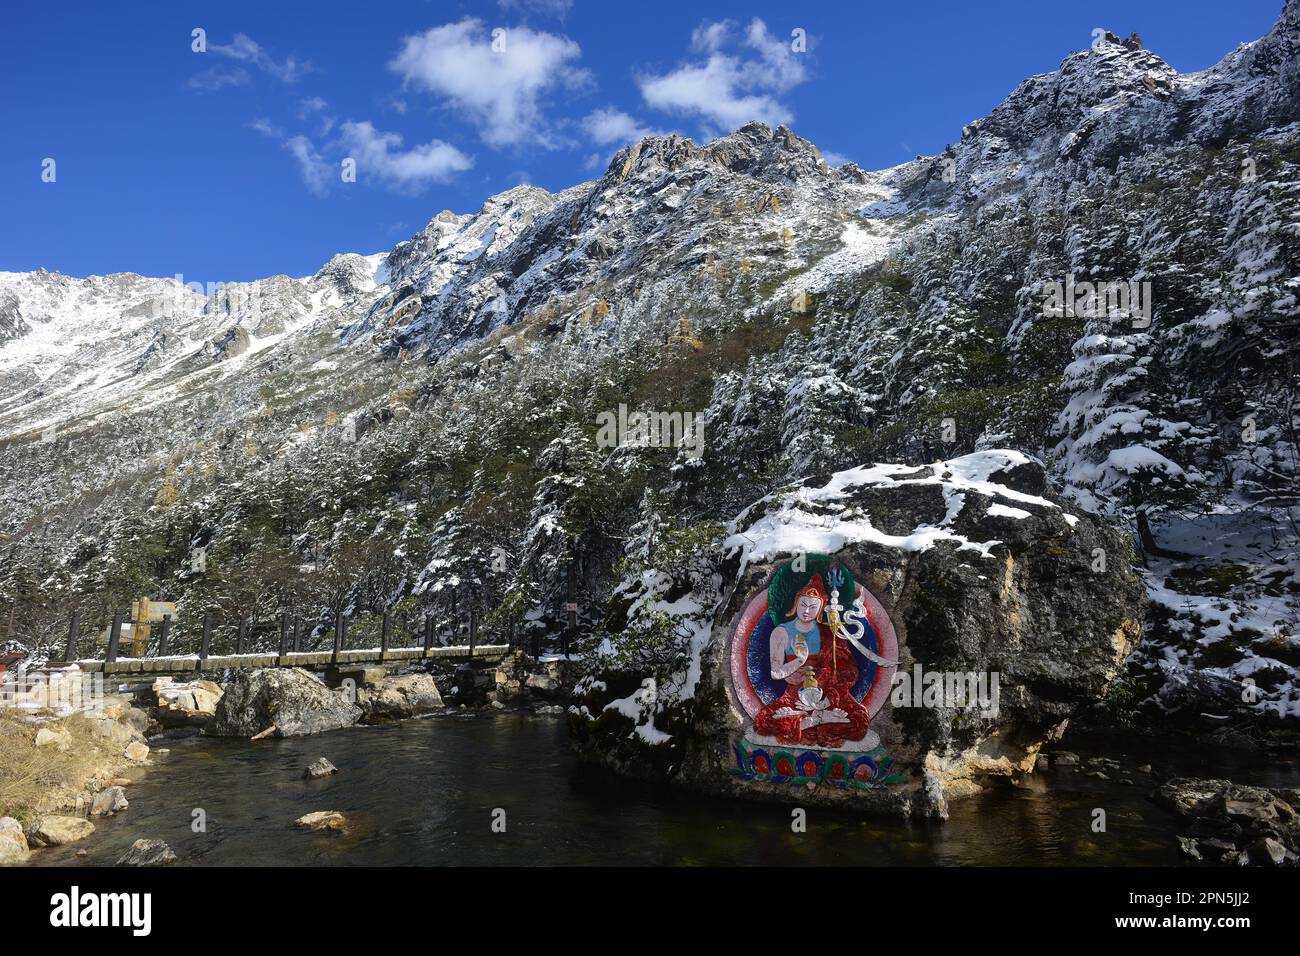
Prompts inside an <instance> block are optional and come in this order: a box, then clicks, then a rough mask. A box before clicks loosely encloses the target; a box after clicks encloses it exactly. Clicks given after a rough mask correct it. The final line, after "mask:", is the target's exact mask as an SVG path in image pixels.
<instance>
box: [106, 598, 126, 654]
mask: <svg viewBox="0 0 1300 956" xmlns="http://www.w3.org/2000/svg"><path fill="white" fill-rule="evenodd" d="M121 639H122V610H121V608H119V609H118V610H116V611H114V612H113V624H112V626H111V627H110V628H109V629H108V654H106V655H105V657H104V661H105V663H108V664H112V663H113V662H114V661H116V660H117V644H118V642H119V641H120V640H121Z"/></svg>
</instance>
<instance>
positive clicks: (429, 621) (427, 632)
mask: <svg viewBox="0 0 1300 956" xmlns="http://www.w3.org/2000/svg"><path fill="white" fill-rule="evenodd" d="M432 643H433V615H432V614H426V615H425V616H424V649H423V650H422V651H421V652H420V659H421V660H424V658H426V657H428V656H429V645H430V644H432Z"/></svg>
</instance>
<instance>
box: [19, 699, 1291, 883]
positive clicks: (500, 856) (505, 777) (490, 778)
mask: <svg viewBox="0 0 1300 956" xmlns="http://www.w3.org/2000/svg"><path fill="white" fill-rule="evenodd" d="M565 737H566V733H565V729H564V724H563V721H561V720H557V719H555V718H547V717H538V716H533V715H531V714H523V713H495V712H492V713H473V714H469V713H464V714H451V715H445V716H439V717H433V718H428V719H423V720H412V721H406V722H403V723H397V724H389V725H385V726H377V727H356V728H352V729H348V730H340V731H334V732H332V733H327V734H321V735H318V736H314V737H299V738H289V739H284V740H265V741H257V742H250V741H247V740H234V739H212V738H206V737H190V738H185V739H180V740H169V741H156V742H155V743H156V745H157V746H159V747H167V748H170V752H169V753H166V754H155V756H154V766H152V767H146V768H140V769H137V770H135V771H133V772H132V773H131V774H129V775H130V776H131V777H132V778H133V780H134V782H133V784H132V785H131V786H130V787H129V788H128V789H127V796H128V798H129V800H130V807H129V809H127V810H125V811H123V812H121V813H118V814H117V815H116V816H114V817H112V818H109V819H106V820H100V821H97V822H96V826H97V831H96V833H95V834H94V835H93V836H92V837H90V838H89V839H88V840H85V841H83V842H82V843H79V844H76V845H74V846H68V847H58V848H54V849H50V850H45V851H42V852H41V853H39V854H36V855H35V856H34V857H33V862H36V863H37V864H38V865H96V864H98V865H104V864H111V863H112V862H113V861H114V860H116V859H117V857H118V856H119V855H120V854H121V853H122V852H124V851H125V850H126V849H127V848H128V847H129V846H130V844H131V842H132V841H133V840H135V839H137V838H140V837H149V838H155V839H162V840H166V841H167V843H169V844H170V845H171V847H172V848H173V849H174V850H175V851H176V853H177V855H178V857H179V858H180V862H182V863H184V864H191V865H211V864H222V865H244V866H246V865H254V866H257V865H263V866H299V865H329V866H346V865H358V864H371V865H376V864H378V865H440V864H459V865H547V864H595V865H613V864H618V865H627V864H631V865H637V864H684V865H755V866H770V865H788V864H813V863H823V864H841V865H852V864H873V865H890V864H902V865H927V864H939V865H1002V864H1017V865H1030V866H1034V865H1069V864H1092V865H1169V864H1177V863H1179V862H1180V860H1179V853H1178V844H1177V840H1176V838H1175V837H1176V833H1177V831H1176V828H1175V824H1174V821H1173V818H1172V816H1171V815H1170V814H1169V813H1168V812H1167V811H1165V810H1163V809H1161V808H1160V807H1158V806H1157V805H1156V804H1154V803H1153V802H1152V801H1151V800H1150V799H1149V798H1148V794H1149V793H1150V792H1151V790H1152V789H1153V788H1154V786H1155V781H1156V779H1157V778H1156V777H1153V776H1149V775H1143V774H1137V773H1129V774H1127V775H1128V776H1130V777H1132V778H1133V779H1134V784H1132V785H1125V784H1122V783H1119V782H1118V781H1113V780H1112V781H1102V780H1096V779H1093V778H1090V777H1088V776H1086V774H1085V773H1084V772H1083V771H1082V770H1079V769H1075V770H1066V769H1053V770H1050V771H1048V772H1046V773H1044V774H1037V775H1035V776H1034V777H1033V778H1031V782H1030V783H1029V784H1027V785H1025V786H1021V787H1013V786H1011V785H1007V786H1005V787H1002V788H999V789H995V790H992V791H989V792H987V793H985V794H984V795H981V796H979V797H975V798H971V799H969V800H965V801H961V802H956V803H954V805H953V807H952V816H951V819H950V820H949V821H948V822H947V823H946V824H931V823H912V824H908V823H900V822H892V821H883V820H873V819H864V818H860V817H857V816H853V815H850V814H845V813H839V812H832V811H829V810H821V809H816V808H811V809H809V810H808V813H807V831H806V832H803V833H795V832H792V828H791V811H790V808H789V807H782V806H776V805H769V804H761V803H744V802H735V801H728V800H720V799H711V798H707V797H701V796H698V795H696V794H691V793H686V792H681V791H677V790H670V789H668V788H651V787H647V786H645V785H643V784H638V783H635V782H631V781H627V780H622V779H619V778H616V777H614V776H612V775H610V774H608V773H606V772H604V771H601V770H598V769H595V768H591V767H587V766H584V765H581V764H579V763H578V761H577V760H576V759H575V757H574V756H573V755H572V753H571V752H570V751H569V748H568V745H567V742H566V739H565ZM1069 745H1070V741H1069V740H1068V739H1067V741H1066V743H1065V745H1064V746H1069ZM1189 746H1190V745H1189ZM1071 749H1080V752H1089V751H1086V750H1084V749H1083V748H1082V747H1078V748H1071ZM1098 749H1099V751H1100V752H1102V753H1105V754H1106V755H1107V756H1110V757H1113V758H1116V759H1118V760H1120V761H1121V763H1122V764H1124V766H1125V767H1128V768H1132V767H1136V766H1138V765H1139V764H1142V763H1147V762H1150V763H1153V764H1155V765H1156V768H1157V773H1159V772H1161V771H1164V772H1165V773H1169V774H1172V773H1180V774H1189V775H1195V776H1206V777H1208V776H1225V777H1228V778H1229V779H1233V780H1237V781H1239V782H1242V783H1254V784H1262V785H1285V786H1296V785H1297V784H1298V783H1300V766H1297V764H1296V763H1295V762H1294V761H1290V762H1286V761H1278V760H1277V759H1275V758H1268V757H1265V756H1263V755H1260V754H1257V753H1256V754H1245V753H1241V752H1238V751H1214V750H1211V749H1209V748H1195V749H1189V750H1187V751H1186V752H1175V753H1171V752H1170V747H1169V744H1168V742H1167V741H1166V742H1159V741H1151V740H1149V739H1148V738H1144V737H1142V736H1141V735H1136V734H1135V735H1129V736H1125V735H1115V736H1112V737H1110V738H1108V739H1107V740H1106V741H1104V746H1102V747H1100V748H1098ZM320 756H325V757H328V758H329V760H330V761H331V762H332V763H334V764H335V765H336V766H337V767H338V768H339V771H340V772H339V773H338V774H335V775H333V776H331V777H327V778H324V779H321V780H305V779H303V776H302V772H303V768H304V767H306V765H307V764H309V763H311V762H312V761H314V760H315V759H316V758H317V757H320ZM1097 807H1101V808H1103V809H1105V811H1106V815H1107V821H1106V822H1107V826H1106V832H1104V833H1096V832H1093V829H1092V825H1091V824H1092V820H1093V810H1094V808H1097ZM498 808H499V809H502V810H504V811H505V832H495V831H494V829H493V825H492V824H493V820H494V811H495V810H497V809H498ZM197 810H201V811H202V816H203V818H204V819H205V822H206V829H205V830H204V831H202V832H196V828H195V826H194V822H195V820H196V813H195V811H197ZM315 810H339V811H342V812H344V813H345V814H347V815H348V817H349V818H350V819H351V821H352V828H351V829H350V831H349V832H347V833H336V832H328V831H327V832H309V831H304V830H300V829H296V828H295V827H294V821H295V820H296V819H297V818H298V817H300V816H302V815H303V814H306V813H309V812H312V811H315ZM495 818H496V819H498V820H499V819H500V815H499V814H497V815H495ZM498 829H499V827H498ZM78 849H84V850H85V851H86V855H85V856H82V857H78V856H76V851H77V850H78Z"/></svg>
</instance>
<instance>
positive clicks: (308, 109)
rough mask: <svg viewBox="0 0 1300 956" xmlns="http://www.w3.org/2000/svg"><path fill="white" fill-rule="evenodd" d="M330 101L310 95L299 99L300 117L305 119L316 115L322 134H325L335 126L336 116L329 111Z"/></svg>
mask: <svg viewBox="0 0 1300 956" xmlns="http://www.w3.org/2000/svg"><path fill="white" fill-rule="evenodd" d="M328 109H329V103H328V102H326V101H325V100H324V99H322V98H321V97H319V96H309V97H307V98H306V99H305V100H299V101H298V119H300V120H305V119H309V118H311V117H313V116H314V117H316V122H317V123H319V124H320V125H319V131H320V135H322V136H324V135H325V134H327V133H328V132H329V131H330V130H332V129H333V128H334V117H333V116H331V115H330V114H329V113H328V112H326V111H327V110H328Z"/></svg>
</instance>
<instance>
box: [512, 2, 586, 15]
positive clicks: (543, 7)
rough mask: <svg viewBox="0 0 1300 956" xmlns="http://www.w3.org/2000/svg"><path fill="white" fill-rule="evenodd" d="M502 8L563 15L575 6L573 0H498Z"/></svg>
mask: <svg viewBox="0 0 1300 956" xmlns="http://www.w3.org/2000/svg"><path fill="white" fill-rule="evenodd" d="M497 6H498V7H500V8H501V9H502V10H522V11H523V12H524V13H548V14H550V15H551V16H553V17H562V16H564V15H565V14H566V13H568V12H569V11H570V10H571V9H572V8H573V0H497Z"/></svg>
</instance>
